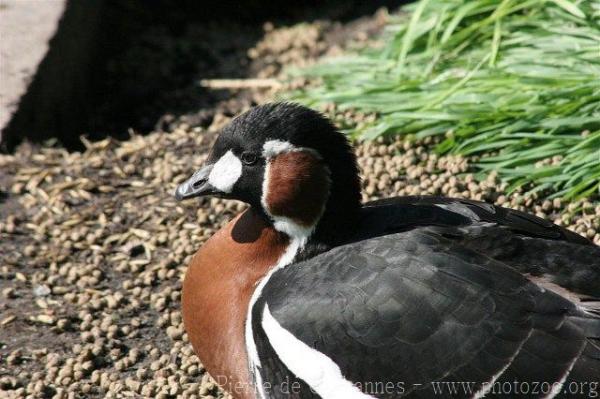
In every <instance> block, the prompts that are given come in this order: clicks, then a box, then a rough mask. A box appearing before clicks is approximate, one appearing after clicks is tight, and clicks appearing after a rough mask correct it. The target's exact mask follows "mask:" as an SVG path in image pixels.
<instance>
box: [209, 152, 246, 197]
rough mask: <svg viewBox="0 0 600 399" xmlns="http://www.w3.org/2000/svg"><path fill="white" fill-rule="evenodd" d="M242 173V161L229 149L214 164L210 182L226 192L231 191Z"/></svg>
mask: <svg viewBox="0 0 600 399" xmlns="http://www.w3.org/2000/svg"><path fill="white" fill-rule="evenodd" d="M241 175H242V162H241V161H240V160H239V159H238V157H236V156H235V155H233V152H231V150H229V151H227V152H226V153H225V155H223V156H222V157H221V158H220V159H219V160H218V161H217V162H216V163H215V165H214V166H213V169H212V171H211V172H210V175H208V183H209V184H210V185H211V186H213V187H215V188H216V189H218V190H221V191H222V192H224V193H230V192H231V190H232V189H233V186H234V185H235V183H236V182H237V181H238V179H239V178H240V176H241Z"/></svg>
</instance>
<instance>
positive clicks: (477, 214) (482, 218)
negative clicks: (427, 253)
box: [364, 196, 593, 245]
mask: <svg viewBox="0 0 600 399" xmlns="http://www.w3.org/2000/svg"><path fill="white" fill-rule="evenodd" d="M364 210H365V211H366V212H365V216H366V217H365V219H369V220H370V221H371V222H374V223H380V222H381V221H384V220H385V221H386V223H387V224H388V229H389V230H390V231H392V230H394V229H400V230H401V229H403V228H405V227H414V226H431V225H442V226H459V225H463V226H464V225H470V224H473V223H475V222H479V223H492V224H494V225H497V226H501V227H504V228H505V229H509V230H511V231H513V232H515V233H518V234H521V235H524V236H528V237H538V238H545V239H550V240H560V241H566V242H571V243H574V244H580V245H593V243H592V242H591V241H590V240H588V239H586V238H584V237H582V236H580V235H579V234H576V233H573V232H572V231H570V230H568V229H565V228H564V227H561V226H558V225H555V224H553V223H552V222H550V221H548V220H545V219H542V218H539V217H537V216H534V215H531V214H528V213H525V212H521V211H517V210H514V209H509V208H503V207H500V206H495V205H492V204H488V203H486V202H481V201H473V200H467V199H458V198H446V197H435V196H407V197H395V198H388V199H383V200H379V201H373V202H369V203H367V204H366V205H365V208H364ZM378 216H379V217H378Z"/></svg>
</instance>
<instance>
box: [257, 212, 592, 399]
mask: <svg viewBox="0 0 600 399" xmlns="http://www.w3.org/2000/svg"><path fill="white" fill-rule="evenodd" d="M484 210H485V209H484ZM485 211H487V210H485ZM449 236H451V237H452V234H449ZM467 241H468V240H457V239H456V238H447V237H446V236H445V235H444V234H442V233H441V232H440V229H439V228H416V229H412V230H411V231H408V232H404V233H397V234H389V235H384V236H380V237H377V238H372V239H367V240H363V241H359V242H355V243H353V244H351V245H347V246H342V247H337V248H334V249H333V250H331V251H329V252H326V253H323V254H321V255H319V256H317V257H314V258H311V259H309V260H307V261H304V262H300V263H298V264H295V265H294V266H293V267H287V268H284V269H282V270H280V271H278V272H276V273H275V274H274V275H273V276H272V277H271V279H270V280H269V282H268V283H267V284H266V286H265V287H264V290H263V294H262V298H261V300H260V301H259V302H257V305H256V306H255V309H254V310H255V311H254V312H253V314H254V315H255V317H253V328H254V331H255V340H256V341H257V342H258V344H257V346H258V347H259V353H261V360H262V358H263V356H264V355H265V354H267V353H271V354H272V348H270V346H269V343H268V340H267V339H266V337H265V335H264V332H262V331H261V327H260V315H261V310H260V308H261V307H262V306H264V304H265V303H268V306H269V309H270V311H271V313H272V314H273V316H274V317H275V319H276V320H277V321H278V322H279V323H280V324H281V325H282V326H283V327H284V328H285V329H287V330H288V331H290V332H291V333H292V334H293V335H294V336H295V337H297V338H298V339H300V340H302V341H303V342H305V343H307V344H308V345H309V346H311V347H313V348H315V349H317V350H318V351H320V352H322V353H324V354H326V355H327V356H329V357H330V358H331V359H332V360H333V361H334V362H336V364H338V366H339V367H340V368H341V370H342V372H343V374H344V375H345V377H346V378H347V379H349V380H351V381H353V382H361V383H364V382H368V381H375V382H377V381H393V382H400V381H401V382H403V383H404V384H405V385H404V387H405V392H404V394H411V395H412V396H414V397H432V396H435V395H434V394H433V392H432V391H431V389H432V386H431V385H430V382H431V381H476V382H479V383H483V382H487V381H490V380H492V379H493V378H494V376H495V375H496V374H498V373H501V375H500V377H499V380H498V381H511V380H510V379H511V378H518V379H519V380H520V381H551V382H555V381H560V380H561V378H563V376H565V375H566V374H568V371H569V370H570V369H571V368H572V370H571V373H570V374H569V378H574V379H577V378H579V377H582V378H586V377H589V376H591V375H600V361H598V360H597V358H598V357H600V356H598V352H599V351H598V347H597V346H594V345H596V344H594V342H595V339H597V338H598V337H599V336H600V319H598V318H596V317H594V316H593V315H592V314H588V313H585V312H583V311H582V310H580V309H579V308H578V307H577V306H576V305H574V304H573V303H572V302H570V301H568V300H566V299H565V298H563V297H561V296H559V295H557V294H555V293H553V292H552V291H548V290H545V289H543V288H540V287H538V286H537V285H535V284H533V283H531V282H530V281H529V280H527V278H525V277H523V276H522V275H521V274H520V273H519V272H518V271H516V270H514V269H513V268H512V267H510V266H507V265H506V264H504V263H502V262H499V261H497V260H494V259H492V258H490V257H487V256H483V255H481V254H479V253H477V252H475V251H474V250H472V249H470V248H469V246H468V245H463V244H464V243H465V242H467ZM323 276H325V277H323ZM290 281H293V282H294V284H288V282H290ZM533 365H535V366H533ZM263 372H264V373H265V376H264V377H265V378H266V379H267V380H269V381H272V382H276V381H279V380H280V379H282V378H285V377H288V378H292V379H293V378H296V377H295V376H293V375H290V374H291V373H290V372H289V370H287V369H286V368H285V365H281V364H280V365H278V366H277V367H274V368H269V367H265V368H264V370H263ZM593 373H597V374H593ZM567 381H569V380H567ZM306 395H307V396H306V397H310V395H312V394H306ZM377 396H381V397H397V396H398V395H397V394H390V395H387V396H386V395H377ZM457 397H460V395H458V396H457Z"/></svg>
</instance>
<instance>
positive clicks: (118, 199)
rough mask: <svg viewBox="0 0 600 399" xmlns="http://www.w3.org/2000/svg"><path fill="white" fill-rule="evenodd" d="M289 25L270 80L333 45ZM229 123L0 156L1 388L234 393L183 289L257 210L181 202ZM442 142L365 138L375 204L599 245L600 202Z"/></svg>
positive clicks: (25, 392) (264, 46)
mask: <svg viewBox="0 0 600 399" xmlns="http://www.w3.org/2000/svg"><path fill="white" fill-rule="evenodd" d="M290 29H291V28H282V29H281V30H279V31H278V30H277V29H275V28H272V27H267V35H266V38H267V39H268V38H273V37H287V38H288V39H285V40H284V41H283V42H280V41H278V42H277V43H275V44H272V45H271V47H269V43H268V41H267V42H264V41H263V42H261V43H260V44H259V45H257V47H256V48H255V49H254V52H253V53H251V54H250V55H251V57H252V56H255V57H256V56H257V54H265V52H266V53H269V52H270V53H271V54H272V55H273V60H271V61H270V62H267V63H263V64H266V66H265V65H263V67H262V68H263V69H261V70H264V68H266V67H268V66H269V65H271V67H270V72H263V73H262V74H261V75H260V76H261V77H272V76H274V75H275V74H277V73H279V70H280V68H279V67H278V64H282V63H283V64H285V63H286V62H288V59H289V58H292V59H293V57H294V56H293V54H300V55H299V56H298V57H300V58H301V57H302V55H303V54H305V53H306V51H308V50H306V51H305V50H302V49H305V48H306V47H307V46H308V48H310V46H313V45H315V46H321V44H318V43H322V38H323V32H326V31H327V29H329V28H327V25H317V24H310V25H306V26H305V27H304V28H294V29H309V31H310V32H313V31H315V32H316V33H315V32H313V33H311V35H312V36H310V37H311V38H312V39H311V41H309V44H306V42H305V41H298V40H297V37H296V36H295V34H296V33H295V32H296V31H293V30H290ZM300 31H301V30H300ZM278 34H279V35H280V36H277V35H278ZM269 40H270V39H269ZM278 40H279V39H278ZM286 40H287V41H286ZM303 40H304V39H303ZM286 43H287V45H286ZM275 47H276V50H268V49H269V48H275ZM320 53H321V51H316V52H314V56H318V55H319V54H320ZM278 54H279V55H282V57H284V61H282V58H281V57H278V56H277V55H278ZM290 54H291V55H290ZM285 57H288V58H285ZM263 58H264V57H263ZM289 62H291V61H289ZM236 95H240V96H241V95H242V94H238V93H234V94H233V96H236ZM244 96H245V97H244V98H247V96H248V93H246V94H244ZM251 96H254V98H255V99H260V101H265V100H266V99H268V98H269V94H268V93H267V94H265V92H257V93H254V94H251ZM330 111H331V112H332V113H335V109H332V110H330ZM230 118H231V115H228V114H227V113H222V112H220V111H215V116H214V118H213V119H212V122H211V124H210V125H209V126H207V127H197V126H196V127H194V126H190V125H189V124H187V123H185V122H174V123H173V128H172V129H170V131H169V132H154V133H151V134H149V135H146V136H140V135H133V136H132V137H131V139H130V140H127V141H122V142H119V141H116V140H113V139H106V140H103V141H99V142H94V143H90V142H86V148H87V150H86V151H85V152H73V153H69V152H67V151H65V150H64V149H61V148H59V147H52V146H32V145H28V144H24V145H22V146H21V147H19V149H18V150H17V151H16V153H15V154H14V155H3V156H0V171H1V172H0V190H2V192H4V194H2V201H3V202H1V203H0V314H1V316H0V397H4V396H8V397H17V398H22V397H31V398H44V397H48V398H50V397H56V398H74V397H107V398H111V397H113V398H115V397H140V396H142V397H156V398H170V397H182V398H199V397H202V398H212V397H222V396H224V395H225V394H224V393H223V392H222V391H220V390H219V389H218V387H217V386H216V385H215V384H214V382H213V381H212V380H211V379H210V377H209V376H208V374H207V373H206V372H205V370H204V368H203V366H202V364H201V362H200V361H199V360H198V358H197V357H196V356H195V355H194V354H193V351H192V348H191V346H190V345H189V343H188V341H187V337H186V334H185V333H184V331H183V325H182V320H181V313H180V311H179V308H180V302H179V301H180V290H181V281H182V278H183V275H184V273H185V269H186V264H187V262H188V261H189V259H190V256H191V255H192V254H193V253H194V252H195V251H196V250H197V249H198V248H199V247H200V246H201V245H202V242H203V241H205V240H206V239H207V238H208V237H210V236H211V235H212V234H213V233H214V232H215V231H216V230H217V229H218V228H219V227H220V226H222V225H223V224H224V223H225V222H227V221H228V220H229V219H231V217H232V216H233V215H235V214H236V213H238V212H240V211H241V210H242V209H244V205H243V204H241V203H238V202H232V201H224V200H218V199H202V200H200V201H189V202H184V203H178V202H176V201H175V199H174V198H173V192H174V189H175V187H176V186H177V184H178V183H179V182H181V181H183V180H184V179H185V178H187V177H188V176H189V175H191V173H193V172H194V171H195V170H196V169H197V168H198V167H199V166H200V165H202V162H203V160H204V159H205V157H206V154H207V150H208V148H209V147H210V144H211V143H212V141H213V140H214V137H215V134H216V133H217V132H218V130H219V128H220V127H221V126H223V124H225V123H227V122H228V121H229V120H230ZM337 118H338V120H339V118H342V119H343V118H360V117H359V116H356V115H351V114H347V115H344V114H341V113H338V114H337ZM434 144H435V143H433V142H431V141H424V142H412V141H409V140H392V141H389V142H385V141H378V142H371V143H363V144H358V145H357V147H356V154H357V155H358V157H359V163H360V167H361V171H362V177H363V189H364V190H363V198H364V200H365V201H367V200H370V199H376V198H383V197H388V196H394V195H416V194H437V195H447V196H453V197H462V198H473V199H479V200H486V201H490V202H495V203H497V204H500V205H503V206H508V207H513V208H517V209H522V210H527V211H529V212H532V213H534V214H537V215H539V216H541V217H544V218H547V219H549V220H552V221H554V222H556V223H559V224H562V225H564V226H567V227H569V228H570V229H572V230H574V231H576V232H578V233H580V234H582V235H584V236H587V237H589V238H591V239H593V240H594V241H595V242H596V243H597V244H600V233H599V232H600V220H599V218H598V216H597V215H600V205H599V204H598V202H597V201H596V202H593V201H589V200H584V201H579V202H576V203H570V204H566V203H563V202H561V201H560V200H554V201H549V200H546V201H540V200H537V199H536V198H533V197H526V196H523V195H520V194H519V193H516V194H513V195H510V196H508V195H505V194H503V190H504V189H505V187H504V186H503V185H502V184H501V183H500V182H499V181H498V179H497V178H496V176H495V175H494V174H491V175H489V176H488V177H487V178H486V179H485V180H483V181H477V180H476V179H475V178H474V176H473V174H472V170H471V168H470V167H469V160H468V159H462V158H458V157H453V156H437V155H435V154H434V152H433V151H432V148H433V145H434ZM225 396H226V395H225Z"/></svg>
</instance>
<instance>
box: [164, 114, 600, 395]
mask: <svg viewBox="0 0 600 399" xmlns="http://www.w3.org/2000/svg"><path fill="white" fill-rule="evenodd" d="M204 195H214V196H219V197H223V198H231V199H237V200H240V201H244V202H246V203H247V204H249V205H250V207H249V209H248V210H246V211H245V212H243V213H242V214H241V215H239V216H237V217H236V218H235V219H234V220H232V221H231V222H230V223H229V224H228V225H227V226H225V227H224V228H223V229H221V230H219V231H218V232H217V233H216V234H215V235H214V236H213V237H212V238H211V239H209V240H208V241H207V242H206V243H205V244H204V245H203V246H202V248H200V249H199V251H198V252H197V254H196V255H195V256H194V258H193V260H192V261H191V263H190V265H189V268H188V271H187V274H186V277H185V281H184V285H183V295H182V306H183V319H184V324H185V328H186V331H187V333H188V336H189V339H190V341H191V343H192V345H193V347H194V349H195V351H196V353H197V354H198V355H199V357H200V359H201V361H202V362H203V363H204V365H205V366H206V369H207V370H208V371H209V372H210V374H211V375H212V376H213V377H215V379H216V380H217V382H219V383H221V384H223V385H224V386H225V387H226V389H228V390H230V391H231V392H232V393H233V395H234V397H237V398H254V397H256V398H283V397H286V398H287V397H298V398H313V397H321V398H340V399H349V398H397V397H411V398H413V397H414V398H426V397H448V396H452V397H482V396H484V395H487V396H498V395H499V394H504V397H515V396H519V397H547V398H552V397H561V396H565V394H566V393H570V392H577V393H580V394H581V397H584V396H585V395H588V394H589V395H592V394H593V392H597V390H598V389H600V387H598V380H599V377H600V307H599V306H598V302H597V301H598V296H600V247H598V246H595V245H593V244H592V243H591V242H590V241H588V240H587V239H585V238H583V237H581V236H579V235H577V234H575V233H572V232H570V231H568V230H566V229H564V228H562V227H559V226H557V225H554V224H552V223H550V222H548V221H545V220H542V219H540V218H537V217H535V216H532V215H528V214H526V213H523V212H519V211H514V210H510V209H505V208H501V207H497V206H494V205H491V204H487V203H483V202H477V201H469V200H461V199H452V198H441V197H402V198H390V199H386V200H383V201H376V202H372V203H367V204H361V202H360V198H361V196H360V181H359V176H358V168H357V164H356V159H355V156H354V155H353V153H352V150H351V147H350V145H349V143H348V141H347V140H346V138H345V136H344V135H342V134H341V133H339V132H338V131H337V130H336V129H335V127H334V126H333V125H332V124H331V123H330V122H329V121H328V120H327V119H326V118H325V117H324V116H322V115H321V114H319V113H317V112H315V111H313V110H310V109H308V108H305V107H302V106H299V105H294V104H289V103H277V104H268V105H263V106H259V107H256V108H254V109H251V110H250V111H248V112H246V113H244V114H243V115H241V116H239V117H237V118H235V119H234V120H233V121H232V122H231V124H230V125H229V126H227V127H226V128H225V129H224V130H223V132H222V133H221V135H220V136H219V137H218V139H217V140H216V142H215V144H214V147H213V149H212V151H211V153H210V156H209V159H208V161H207V163H206V165H205V166H204V167H203V168H202V169H200V170H199V171H197V172H196V173H194V175H193V176H192V177H191V178H190V179H188V180H187V181H186V182H184V183H183V184H181V185H180V186H179V187H178V188H177V192H176V196H177V198H178V199H186V198H192V197H197V196H204ZM456 383H460V384H462V385H459V386H458V388H457V387H456ZM517 383H522V384H521V385H520V386H518V385H515V384H517ZM524 383H526V384H528V385H527V386H528V387H529V388H528V391H527V392H525V390H524V388H523V387H525V385H523V384H524ZM594 384H595V385H594ZM576 386H578V387H579V388H577V389H579V390H577V389H576V388H575V387H576ZM594 387H595V388H594ZM519 389H520V393H519Z"/></svg>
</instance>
